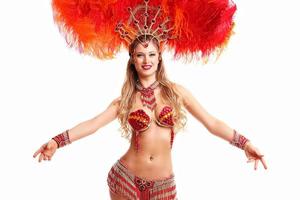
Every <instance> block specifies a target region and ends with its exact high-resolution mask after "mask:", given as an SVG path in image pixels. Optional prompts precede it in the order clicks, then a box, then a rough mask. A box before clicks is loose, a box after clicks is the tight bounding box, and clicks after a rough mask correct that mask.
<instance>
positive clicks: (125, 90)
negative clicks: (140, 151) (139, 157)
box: [118, 35, 186, 139]
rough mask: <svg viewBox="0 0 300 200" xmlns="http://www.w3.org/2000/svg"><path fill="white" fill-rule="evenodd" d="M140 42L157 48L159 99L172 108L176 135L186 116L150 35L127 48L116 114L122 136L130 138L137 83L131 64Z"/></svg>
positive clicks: (156, 42) (136, 75)
mask: <svg viewBox="0 0 300 200" xmlns="http://www.w3.org/2000/svg"><path fill="white" fill-rule="evenodd" d="M140 42H152V43H153V44H154V46H156V47H157V50H158V51H159V63H158V68H157V71H156V79H157V81H158V82H159V83H160V87H161V97H162V100H163V102H166V103H167V104H168V105H170V106H172V108H173V116H174V123H175V126H174V131H175V133H177V132H178V131H179V130H181V129H182V128H184V126H185V124H186V115H185V111H184V110H183V109H182V108H183V101H182V97H181V96H180V94H179V93H178V91H176V89H175V84H174V83H172V82H171V81H169V80H168V78H167V75H166V72H165V67H164V63H163V60H162V58H161V52H160V47H159V42H158V41H157V40H156V39H155V38H153V36H151V35H147V36H146V37H145V36H141V37H139V38H137V39H136V40H134V41H133V42H132V43H131V45H130V46H129V56H130V58H129V60H128V63H127V70H126V77H125V81H124V84H123V87H122V91H121V100H120V104H119V105H120V106H119V112H118V120H119V122H120V124H121V132H122V136H123V137H125V138H127V139H130V138H131V128H130V126H129V125H128V122H127V120H128V115H129V112H130V110H131V108H132V105H133V103H134V100H135V95H136V93H137V89H136V83H137V81H138V74H137V71H136V69H135V66H134V63H133V57H132V56H133V53H134V50H135V48H136V46H137V45H138V44H139V43H140Z"/></svg>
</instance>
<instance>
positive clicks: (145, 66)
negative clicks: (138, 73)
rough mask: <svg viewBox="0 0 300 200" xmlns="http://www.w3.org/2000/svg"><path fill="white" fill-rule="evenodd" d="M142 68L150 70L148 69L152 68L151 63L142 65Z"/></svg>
mask: <svg viewBox="0 0 300 200" xmlns="http://www.w3.org/2000/svg"><path fill="white" fill-rule="evenodd" d="M142 68H143V69H144V70H148V69H150V68H151V65H142Z"/></svg>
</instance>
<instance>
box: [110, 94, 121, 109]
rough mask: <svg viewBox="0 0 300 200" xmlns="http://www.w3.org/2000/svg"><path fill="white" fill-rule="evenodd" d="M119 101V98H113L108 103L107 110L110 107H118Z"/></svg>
mask: <svg viewBox="0 0 300 200" xmlns="http://www.w3.org/2000/svg"><path fill="white" fill-rule="evenodd" d="M120 101H121V97H118V98H115V99H114V100H113V101H112V102H111V103H110V105H109V106H108V108H110V107H119V105H120Z"/></svg>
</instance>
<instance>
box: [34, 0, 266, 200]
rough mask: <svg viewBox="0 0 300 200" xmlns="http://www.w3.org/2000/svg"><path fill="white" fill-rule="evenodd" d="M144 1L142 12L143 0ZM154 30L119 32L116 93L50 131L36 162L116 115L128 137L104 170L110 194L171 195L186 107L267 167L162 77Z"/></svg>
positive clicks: (142, 198)
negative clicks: (121, 75)
mask: <svg viewBox="0 0 300 200" xmlns="http://www.w3.org/2000/svg"><path fill="white" fill-rule="evenodd" d="M145 4H146V9H145V10H146V12H147V5H148V1H145ZM157 10H158V11H159V10H160V8H159V9H157ZM132 13H133V12H132ZM132 13H131V14H132ZM134 13H136V12H134ZM157 13H158V12H157ZM146 14H148V13H146ZM145 16H146V15H145ZM134 17H135V16H133V19H134V20H135V18H134ZM155 19H156V18H155ZM146 21H147V20H146ZM154 21H155V20H154ZM152 25H153V24H151V25H150V28H151V27H152ZM120 29H122V25H120V24H118V26H117V29H116V31H117V32H119V33H120V34H123V33H128V32H123V31H120ZM139 29H140V27H139ZM145 29H146V28H145ZM166 30H167V31H168V30H170V29H165V31H166ZM150 31H151V30H150ZM155 32H157V31H156V29H155V31H152V32H150V33H151V34H149V31H145V32H142V33H139V34H138V35H136V36H135V37H132V36H130V37H129V36H128V35H127V34H125V35H123V36H124V37H127V36H128V38H129V39H132V38H133V39H132V40H130V41H129V42H130V45H129V56H130V58H129V61H128V65H127V72H126V79H125V83H124V85H123V88H122V92H121V96H120V97H119V98H117V99H115V100H113V101H112V103H111V104H110V105H109V106H108V108H107V109H106V110H105V111H104V112H102V113H101V114H99V115H98V116H95V117H94V118H92V119H90V120H87V121H85V122H82V123H80V124H78V125H77V126H75V127H73V128H71V129H69V130H67V131H65V132H63V133H61V134H59V135H57V136H55V137H53V138H52V139H51V140H50V141H49V142H47V143H46V144H44V145H42V146H41V147H40V148H39V149H38V150H37V151H36V152H35V153H34V155H33V156H34V157H37V156H39V159H38V161H39V162H41V161H42V160H51V158H52V157H53V155H54V153H55V151H56V150H57V148H60V147H63V146H65V145H67V144H70V143H72V142H74V141H76V140H78V139H81V138H83V137H85V136H88V135H91V134H92V133H95V132H96V131H97V130H98V129H99V128H101V127H103V126H105V125H106V124H108V123H109V122H111V121H113V120H114V119H116V118H118V119H119V121H120V123H121V127H122V130H123V135H124V136H125V137H127V138H129V139H130V141H131V143H130V147H129V149H128V151H127V152H126V153H125V154H124V155H123V156H122V157H121V158H120V159H119V160H118V161H117V162H116V163H115V164H114V165H113V166H112V168H111V170H110V172H109V174H108V178H107V182H108V186H109V188H110V196H111V199H112V200H126V199H130V200H138V199H139V200H150V199H151V200H156V199H170V200H172V199H176V184H175V179H174V174H173V168H172V160H171V150H172V145H173V141H174V139H175V135H176V133H177V132H178V131H179V130H180V129H181V128H183V127H184V125H185V111H184V110H185V109H186V110H187V111H188V112H190V113H191V114H192V115H193V116H194V117H195V118H196V119H197V120H199V121H200V122H201V123H202V124H203V125H204V126H205V127H206V128H207V129H208V131H209V132H211V133H212V134H214V135H216V136H218V137H221V138H223V139H224V140H227V141H228V142H230V143H231V144H233V145H235V146H237V147H239V148H241V149H243V150H244V151H245V153H246V156H247V158H248V160H249V162H254V168H255V169H257V165H258V162H259V161H260V162H261V163H262V164H263V166H264V168H265V169H266V168H267V166H266V163H265V161H264V159H263V155H262V154H261V153H260V152H259V150H258V149H257V148H256V147H254V146H253V145H252V144H251V143H250V141H249V140H248V139H247V138H245V137H244V136H242V135H241V134H239V133H238V132H237V131H235V130H233V129H231V128H230V127H228V126H227V125H226V124H225V123H224V122H222V121H220V120H218V119H216V118H215V117H213V116H211V115H210V114H209V113H208V112H207V111H206V110H205V109H204V108H203V107H202V106H201V105H200V103H198V102H197V100H196V99H195V98H194V97H193V96H192V94H191V93H190V92H189V91H188V90H186V89H185V88H184V87H182V86H180V85H178V84H175V83H172V82H171V81H169V80H168V79H167V77H166V73H165V69H164V64H163V60H162V55H161V54H162V49H163V46H162V45H161V44H162V43H161V41H162V40H165V38H164V39H162V38H159V35H156V34H155ZM160 39H161V40H160Z"/></svg>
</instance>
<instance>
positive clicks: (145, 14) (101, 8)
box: [52, 0, 236, 59]
mask: <svg viewBox="0 0 300 200" xmlns="http://www.w3.org/2000/svg"><path fill="white" fill-rule="evenodd" d="M52 7H53V13H54V20H55V22H56V23H57V24H58V26H59V29H60V31H61V32H62V33H63V34H64V35H65V38H66V41H67V43H68V45H69V46H70V47H74V48H76V49H78V50H79V51H80V52H81V53H84V54H90V55H93V56H96V57H98V58H100V59H109V58H113V57H114V55H115V54H116V53H117V52H118V51H119V50H120V49H121V47H122V46H124V47H127V48H128V46H129V44H130V43H131V42H132V41H133V40H135V39H137V37H140V36H141V35H145V36H146V35H152V36H153V37H154V38H156V39H157V40H158V41H159V42H160V43H163V45H164V46H166V47H169V49H173V50H174V56H175V57H190V56H195V55H196V56H199V55H201V57H202V58H206V57H207V56H209V55H210V54H211V53H213V52H215V51H220V50H222V49H223V48H224V46H225V45H226V43H227V42H228V40H229V38H230V36H231V34H232V29H233V25H234V22H233V15H234V13H235V11H236V6H235V4H234V3H233V2H231V0H178V1H175V0H160V1H158V0H151V1H149V0H144V2H142V0H52Z"/></svg>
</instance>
